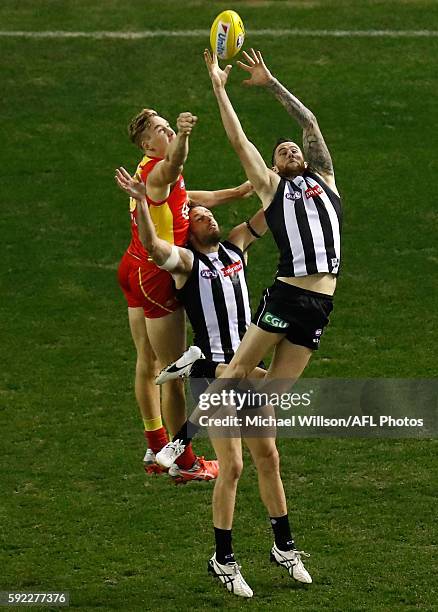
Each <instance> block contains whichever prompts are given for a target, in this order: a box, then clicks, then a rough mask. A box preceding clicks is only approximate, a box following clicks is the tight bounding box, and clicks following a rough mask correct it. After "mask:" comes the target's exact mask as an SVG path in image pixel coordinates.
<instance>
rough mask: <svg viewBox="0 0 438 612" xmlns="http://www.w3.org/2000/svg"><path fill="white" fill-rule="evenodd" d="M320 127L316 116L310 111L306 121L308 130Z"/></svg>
mask: <svg viewBox="0 0 438 612" xmlns="http://www.w3.org/2000/svg"><path fill="white" fill-rule="evenodd" d="M317 125H318V121H317V120H316V117H315V115H314V114H313V113H312V111H310V110H309V111H308V114H307V116H306V119H305V126H304V127H306V128H312V127H316V126H317Z"/></svg>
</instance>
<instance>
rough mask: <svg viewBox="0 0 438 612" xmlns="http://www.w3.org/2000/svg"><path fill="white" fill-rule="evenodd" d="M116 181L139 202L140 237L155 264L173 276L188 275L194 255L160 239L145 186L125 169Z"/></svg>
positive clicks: (116, 177) (118, 171)
mask: <svg viewBox="0 0 438 612" xmlns="http://www.w3.org/2000/svg"><path fill="white" fill-rule="evenodd" d="M115 179H116V183H117V185H118V186H119V187H120V189H122V190H123V191H125V193H127V194H128V195H130V196H131V197H132V198H135V199H136V200H137V225H138V235H139V237H140V240H141V242H142V244H143V246H144V248H145V249H146V250H147V251H148V253H149V255H150V257H151V258H152V260H153V261H154V263H155V264H156V265H157V266H159V267H161V268H164V269H165V270H167V271H168V272H170V273H171V274H172V275H175V274H187V275H188V274H189V273H190V272H191V270H192V266H193V255H192V253H191V251H189V250H188V249H184V248H181V247H177V246H175V245H173V244H170V243H169V242H167V240H163V239H162V238H159V237H158V235H157V232H156V230H155V225H154V222H153V221H152V218H151V215H150V212H149V206H148V204H147V202H146V197H145V195H144V186H143V184H142V183H140V182H138V181H136V180H134V179H133V178H132V177H131V175H130V174H129V172H127V171H126V170H125V169H124V168H118V169H117V170H116V175H115Z"/></svg>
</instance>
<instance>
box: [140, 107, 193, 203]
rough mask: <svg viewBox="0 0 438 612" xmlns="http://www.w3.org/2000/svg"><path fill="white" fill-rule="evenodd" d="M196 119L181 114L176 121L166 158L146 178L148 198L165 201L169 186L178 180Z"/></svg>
mask: <svg viewBox="0 0 438 612" xmlns="http://www.w3.org/2000/svg"><path fill="white" fill-rule="evenodd" d="M197 120H198V118H197V117H196V116H195V115H192V114H191V113H181V114H180V115H179V117H178V119H177V122H176V124H177V130H178V131H177V134H176V136H175V138H174V140H173V141H172V142H171V143H170V146H169V150H168V152H167V155H166V158H165V159H163V160H162V161H160V162H158V164H156V166H155V167H154V169H153V170H152V172H151V173H150V174H149V175H148V178H147V183H146V187H147V192H148V196H149V197H150V198H151V199H152V200H154V201H156V202H162V201H163V200H165V199H166V198H167V197H168V195H169V193H170V190H171V186H172V185H173V183H175V181H176V180H177V179H178V177H179V175H180V174H181V172H182V170H183V166H184V163H185V161H186V159H187V156H188V154H189V136H190V134H191V132H192V129H193V126H194V125H195V123H196V122H197Z"/></svg>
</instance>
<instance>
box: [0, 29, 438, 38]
mask: <svg viewBox="0 0 438 612" xmlns="http://www.w3.org/2000/svg"><path fill="white" fill-rule="evenodd" d="M209 34H210V32H209V30H144V31H142V32H110V31H100V32H67V31H62V30H53V31H51V30H48V31H40V32H32V31H24V30H22V31H21V30H15V31H12V30H11V31H0V37H1V38H93V39H104V38H113V39H121V40H136V39H143V38H201V37H202V38H203V37H208V36H209ZM247 34H248V35H250V36H303V37H307V38H315V37H316V38H318V37H320V38H436V37H438V30H300V29H284V30H282V29H279V30H276V29H265V30H249V31H248V32H247Z"/></svg>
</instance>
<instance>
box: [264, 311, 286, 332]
mask: <svg viewBox="0 0 438 612" xmlns="http://www.w3.org/2000/svg"><path fill="white" fill-rule="evenodd" d="M262 321H264V322H265V323H268V325H272V327H278V328H279V329H286V327H289V323H288V322H287V321H283V319H280V317H276V316H275V315H273V314H272V313H271V312H267V313H266V314H265V315H264V317H263V319H262Z"/></svg>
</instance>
